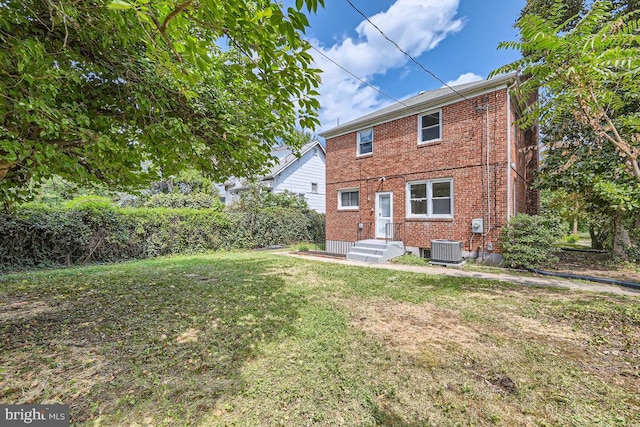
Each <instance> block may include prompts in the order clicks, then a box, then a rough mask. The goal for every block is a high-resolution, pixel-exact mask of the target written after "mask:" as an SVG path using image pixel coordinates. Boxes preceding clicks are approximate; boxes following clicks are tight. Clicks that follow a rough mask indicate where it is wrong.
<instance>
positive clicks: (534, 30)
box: [492, 1, 640, 182]
mask: <svg viewBox="0 0 640 427" xmlns="http://www.w3.org/2000/svg"><path fill="white" fill-rule="evenodd" d="M566 10H567V9H566V8H565V7H564V6H563V4H562V1H557V2H556V3H555V6H554V8H553V16H554V17H559V16H564V15H565V14H566ZM570 19H574V18H570ZM557 21H558V19H554V18H551V19H545V18H543V17H541V16H538V15H535V14H526V15H523V16H522V17H521V19H520V20H519V21H518V22H517V23H516V27H517V28H518V29H519V30H520V34H521V40H520V41H518V42H503V43H501V44H500V46H499V47H500V48H515V49H519V50H520V51H521V52H522V54H523V57H522V58H521V59H519V60H517V61H515V62H513V63H511V64H508V65H506V66H504V67H501V68H499V69H498V70H496V71H494V72H493V73H492V74H497V73H503V72H512V71H519V72H521V73H522V74H523V75H525V76H526V77H527V79H526V80H525V81H524V82H523V84H522V85H521V87H520V90H521V91H522V93H523V95H524V98H523V99H530V96H531V95H532V94H534V93H537V91H538V90H542V91H543V93H542V96H541V97H540V98H539V99H538V102H537V103H534V104H532V105H531V106H530V107H528V108H527V110H526V115H525V121H526V122H528V123H531V122H532V121H534V120H536V119H540V120H541V121H542V123H543V125H545V124H552V123H558V122H562V121H564V120H566V119H567V118H568V117H571V118H573V119H574V120H575V121H576V122H578V123H580V124H582V125H584V126H585V127H587V128H589V129H590V130H591V131H592V133H593V137H594V138H593V139H592V140H591V141H590V143H593V144H595V145H596V147H598V148H599V149H604V148H606V147H613V148H614V149H615V151H616V153H617V154H618V155H619V157H620V161H621V163H622V164H624V165H625V169H626V171H627V172H628V173H629V174H630V176H633V177H634V178H635V179H636V180H637V181H638V182H640V165H639V163H638V157H639V156H640V115H639V114H638V113H637V111H638V106H639V102H640V87H639V86H638V85H637V80H638V77H639V74H640V44H639V42H638V28H639V27H640V23H639V21H638V13H635V12H630V13H622V14H617V13H616V9H615V8H614V7H613V5H612V3H611V2H609V1H596V2H595V3H594V4H593V5H592V7H591V9H590V10H589V11H588V12H587V13H586V14H585V15H584V16H583V17H582V18H580V19H579V21H578V22H577V24H575V25H571V24H570V22H569V21H565V22H563V23H561V24H557V23H556V22H557Z"/></svg>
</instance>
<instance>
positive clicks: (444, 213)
mask: <svg viewBox="0 0 640 427" xmlns="http://www.w3.org/2000/svg"><path fill="white" fill-rule="evenodd" d="M407 218H453V179H451V178H447V179H434V180H430V181H415V182H408V183H407Z"/></svg>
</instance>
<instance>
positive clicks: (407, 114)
mask: <svg viewBox="0 0 640 427" xmlns="http://www.w3.org/2000/svg"><path fill="white" fill-rule="evenodd" d="M517 83H518V80H517V78H516V76H515V75H514V74H510V75H504V76H499V77H495V78H493V79H491V80H483V81H479V82H474V83H467V84H463V85H458V86H455V87H454V88H453V89H455V91H453V90H452V89H450V88H441V89H436V90H431V91H427V92H422V93H420V94H419V95H417V96H414V97H412V98H409V99H407V100H404V101H402V102H401V103H396V104H393V105H391V106H389V107H386V108H384V109H382V110H379V111H377V112H374V113H371V114H368V115H366V116H363V117H361V118H359V119H356V120H353V121H351V122H348V123H345V124H343V125H341V126H339V127H337V128H334V129H331V130H328V131H326V132H323V133H322V134H321V136H323V137H325V138H326V151H327V212H326V214H327V217H326V218H327V227H326V233H327V234H326V239H327V251H329V252H335V253H343V254H344V253H347V252H348V251H349V250H352V251H353V250H354V249H353V246H354V244H355V242H356V241H362V240H365V239H385V240H384V241H385V242H386V241H399V242H402V245H401V246H400V247H402V249H403V250H404V249H406V250H409V251H411V252H413V253H415V254H416V255H421V256H426V257H428V256H429V255H430V250H431V246H432V245H431V241H432V240H440V239H442V240H454V241H460V242H462V249H463V254H462V255H463V256H466V257H469V256H471V257H475V256H480V257H484V258H486V257H488V258H489V259H493V260H494V261H498V260H500V259H501V256H500V255H499V252H500V247H499V244H498V236H499V234H500V230H501V229H502V227H504V225H505V224H506V223H507V221H508V220H509V218H510V217H511V216H512V215H514V214H515V213H517V212H526V213H530V214H536V213H538V211H539V196H538V193H537V191H536V190H534V189H533V187H532V179H533V173H534V171H536V170H537V169H538V149H537V148H538V137H537V128H536V127H532V128H530V129H527V130H521V129H520V128H519V127H517V126H516V124H515V122H516V120H518V119H519V118H520V117H521V110H520V106H521V103H520V100H519V99H516V95H515V94H514V92H513V91H512V90H511V89H512V88H513V87H515V86H516V85H517ZM472 222H473V225H472ZM354 259H357V258H354Z"/></svg>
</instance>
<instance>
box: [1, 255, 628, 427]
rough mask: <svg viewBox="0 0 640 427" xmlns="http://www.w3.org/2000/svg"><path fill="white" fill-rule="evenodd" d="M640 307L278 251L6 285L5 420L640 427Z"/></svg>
mask: <svg viewBox="0 0 640 427" xmlns="http://www.w3.org/2000/svg"><path fill="white" fill-rule="evenodd" d="M639 302H640V301H639V298H637V297H636V298H631V297H628V298H624V297H614V296H608V295H597V294H592V293H577V292H569V291H561V290H551V289H537V288H523V287H517V286H508V285H505V284H499V283H497V282H484V281H479V280H470V279H458V278H451V277H433V276H426V275H420V274H413V273H401V272H398V271H390V270H378V269H371V268H360V267H349V266H342V265H335V264H325V263H320V262H314V261H312V260H305V259H294V258H289V257H285V256H281V255H276V254H274V253H270V252H256V253H217V254H213V255H207V256H197V257H180V258H167V259H158V260H152V261H145V262H137V263H129V264H117V265H110V266H101V267H88V268H76V269H67V270H55V271H46V272H38V273H26V274H15V275H7V276H0V330H1V331H2V338H0V403H35V402H38V403H39V402H59V403H68V404H70V406H71V414H72V418H73V421H74V422H75V423H76V424H79V425H101V426H105V425H154V426H155V425H170V426H174V425H176V426H182V425H202V426H216V425H240V426H245V425H269V426H270V425H287V426H303V425H331V426H333V425H345V426H373V425H385V426H428V425H433V426H449V425H450V426H454V425H477V426H483V425H504V426H515V425H532V426H533V425H537V426H557V425H568V426H585V425H599V426H634V425H635V426H637V425H640V397H639V396H640V345H639V344H640V304H639Z"/></svg>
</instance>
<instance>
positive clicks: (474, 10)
mask: <svg viewBox="0 0 640 427" xmlns="http://www.w3.org/2000/svg"><path fill="white" fill-rule="evenodd" d="M351 2H352V3H353V4H354V5H355V6H356V7H357V8H358V9H360V10H361V11H362V12H364V13H365V14H366V15H367V16H368V17H369V18H370V19H371V20H372V21H373V22H374V23H375V24H376V25H377V26H379V27H380V28H381V29H382V30H383V31H384V32H385V34H387V36H389V37H390V38H391V39H393V40H394V41H395V42H397V43H398V44H399V45H400V46H401V47H402V48H403V50H405V51H407V52H408V53H409V54H411V55H412V56H413V57H414V58H416V59H417V60H418V61H419V62H420V63H421V64H422V65H424V66H425V67H426V68H428V69H429V70H430V71H432V72H433V73H434V74H436V75H437V76H438V77H439V78H441V79H442V80H444V81H445V82H447V83H448V84H454V83H466V82H469V81H473V80H478V79H480V78H486V77H487V76H488V74H489V73H490V72H491V71H492V70H494V69H495V68H497V67H499V66H501V65H504V64H506V63H509V62H511V61H513V60H515V59H517V58H518V56H519V54H518V52H515V51H507V50H500V51H498V50H497V46H498V43H499V42H501V41H505V40H516V39H517V32H516V30H515V29H514V28H513V23H514V22H515V20H516V19H517V17H518V15H519V13H520V10H521V9H522V7H523V6H524V4H525V0H494V1H491V0H489V1H481V0H351ZM325 3H326V7H325V8H324V9H319V10H318V13H317V14H316V15H313V14H312V15H310V16H309V21H310V24H311V28H310V29H309V30H308V31H307V34H306V37H307V39H308V40H309V41H311V43H312V44H313V45H314V46H315V47H317V48H318V49H319V50H321V51H322V52H323V53H324V54H325V55H327V56H328V57H330V58H331V59H333V60H334V61H336V62H338V63H339V64H340V65H342V66H343V67H345V68H347V69H348V70H349V71H351V72H352V73H354V74H355V75H357V76H358V77H360V78H362V79H363V80H366V81H367V82H368V83H370V84H372V85H373V86H375V87H376V88H378V89H379V90H380V91H382V92H384V93H386V94H388V95H391V96H392V97H394V98H396V99H404V98H407V97H409V96H413V95H416V94H418V93H419V92H420V91H422V90H429V89H437V88H439V87H441V86H442V83H440V82H439V81H437V80H436V79H434V78H433V77H431V76H430V75H429V74H427V73H426V72H425V71H423V70H422V69H420V67H419V66H418V65H416V64H414V63H412V62H411V61H410V60H409V58H407V57H406V56H404V55H403V54H402V53H401V52H399V51H398V50H397V49H396V48H395V47H394V46H393V45H392V44H391V43H389V42H388V41H386V40H385V39H384V38H382V36H381V35H380V33H379V32H378V31H377V30H376V29H375V28H373V27H372V26H371V25H370V24H368V23H367V22H366V21H365V20H364V18H363V17H362V16H361V15H359V14H358V12H356V10H354V9H353V8H352V7H351V6H350V5H349V4H348V2H347V1H346V0H325ZM311 53H312V54H313V55H314V57H315V58H316V66H317V67H318V68H321V69H322V70H323V71H324V73H323V75H322V79H323V84H322V86H321V88H320V93H321V96H320V102H321V105H322V110H321V112H320V119H321V121H322V128H321V129H317V130H316V131H321V130H327V129H330V128H333V127H335V126H336V124H337V121H338V120H339V121H340V123H346V122H347V121H349V120H352V119H354V118H357V117H359V116H361V115H364V114H367V113H369V112H371V111H375V110H378V109H380V108H382V107H384V106H386V105H388V104H389V103H392V102H393V101H392V100H390V99H388V98H386V97H385V96H383V95H381V94H379V93H378V92H376V91H374V90H373V89H371V88H369V87H367V86H366V85H364V84H362V83H361V82H359V81H358V80H356V79H354V78H353V77H351V76H350V75H349V74H347V73H345V72H344V71H342V70H340V69H339V68H338V67H337V66H335V65H333V64H332V63H331V62H330V61H328V60H327V59H325V58H324V57H322V55H320V54H318V53H317V52H314V51H312V52H311Z"/></svg>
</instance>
